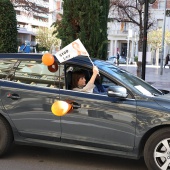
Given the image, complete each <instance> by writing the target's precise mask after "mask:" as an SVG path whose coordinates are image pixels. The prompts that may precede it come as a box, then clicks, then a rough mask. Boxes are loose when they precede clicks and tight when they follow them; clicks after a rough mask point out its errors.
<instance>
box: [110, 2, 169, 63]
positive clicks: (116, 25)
mask: <svg viewBox="0 0 170 170" xmlns="http://www.w3.org/2000/svg"><path fill="white" fill-rule="evenodd" d="M166 1H167V7H166V9H170V0H156V2H155V3H154V4H149V13H150V17H152V20H153V22H154V28H153V29H160V28H163V23H164V22H163V21H164V15H165V13H164V9H165V2H166ZM109 17H111V16H109ZM165 29H166V30H170V18H169V17H166V24H165ZM108 40H109V48H108V57H111V56H116V54H117V51H119V52H120V55H121V56H125V57H127V56H128V58H129V59H130V60H129V61H128V62H129V63H130V62H133V61H134V58H135V56H138V55H139V53H138V52H139V51H138V40H139V28H138V27H137V26H135V25H134V24H129V23H121V22H117V21H114V22H109V23H108ZM150 51H151V47H150V46H149V45H148V48H147V52H150ZM168 52H170V48H169V45H168V44H165V50H164V57H165V56H166V54H167V53H168ZM151 62H152V61H151Z"/></svg>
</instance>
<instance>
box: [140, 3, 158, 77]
mask: <svg viewBox="0 0 170 170" xmlns="http://www.w3.org/2000/svg"><path fill="white" fill-rule="evenodd" d="M138 1H139V3H140V4H142V5H143V4H145V11H144V32H143V53H142V79H143V80H145V70H146V48H147V27H148V7H149V3H150V4H153V3H154V2H155V1H156V0H149V1H148V0H138Z"/></svg>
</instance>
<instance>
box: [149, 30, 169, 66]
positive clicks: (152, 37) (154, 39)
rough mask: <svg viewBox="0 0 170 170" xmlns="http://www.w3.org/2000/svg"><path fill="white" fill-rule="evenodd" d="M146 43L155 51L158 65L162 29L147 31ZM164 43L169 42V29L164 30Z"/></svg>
mask: <svg viewBox="0 0 170 170" xmlns="http://www.w3.org/2000/svg"><path fill="white" fill-rule="evenodd" d="M148 44H150V45H151V48H152V50H154V51H155V52H156V65H157V66H158V65H159V51H160V50H161V49H162V29H158V30H154V31H150V32H149V33H148ZM165 44H170V31H165Z"/></svg>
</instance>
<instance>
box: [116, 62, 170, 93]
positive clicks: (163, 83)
mask: <svg viewBox="0 0 170 170" xmlns="http://www.w3.org/2000/svg"><path fill="white" fill-rule="evenodd" d="M119 67H121V68H123V69H125V70H127V71H129V72H130V73H132V74H134V75H137V66H136V65H135V64H133V65H126V64H120V65H119ZM145 68H146V70H145V81H146V82H148V83H150V84H151V85H152V86H154V87H156V88H158V89H163V90H169V91H170V68H169V66H166V67H165V68H163V73H162V75H161V68H160V66H154V65H146V67H145Z"/></svg>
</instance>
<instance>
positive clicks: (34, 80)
mask: <svg viewBox="0 0 170 170" xmlns="http://www.w3.org/2000/svg"><path fill="white" fill-rule="evenodd" d="M6 67H7V68H6ZM6 67H5V68H4V69H1V70H3V72H4V74H3V75H4V76H3V78H4V79H8V80H10V81H14V82H17V83H24V84H30V85H34V86H41V87H50V88H64V87H63V86H64V67H63V65H59V66H58V70H57V71H56V72H54V71H53V70H51V69H50V68H49V67H48V66H45V65H44V64H43V63H42V62H41V61H36V60H33V61H13V60H9V61H8V66H6ZM1 72H2V71H1ZM59 74H60V75H61V76H60V77H59ZM1 77H2V76H1Z"/></svg>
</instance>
